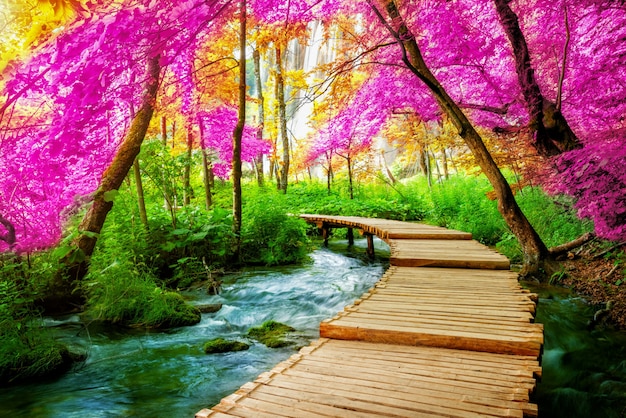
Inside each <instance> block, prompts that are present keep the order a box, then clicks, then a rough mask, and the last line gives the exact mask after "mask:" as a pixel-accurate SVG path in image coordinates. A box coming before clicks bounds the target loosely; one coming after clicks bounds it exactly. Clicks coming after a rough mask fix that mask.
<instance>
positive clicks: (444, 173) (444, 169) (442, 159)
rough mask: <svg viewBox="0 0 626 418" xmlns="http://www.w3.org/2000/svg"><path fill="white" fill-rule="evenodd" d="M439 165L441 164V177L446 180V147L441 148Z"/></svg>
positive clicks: (447, 175)
mask: <svg viewBox="0 0 626 418" xmlns="http://www.w3.org/2000/svg"><path fill="white" fill-rule="evenodd" d="M441 165H442V166H443V178H444V179H446V180H448V177H449V174H448V156H447V155H446V149H445V148H444V149H443V150H441Z"/></svg>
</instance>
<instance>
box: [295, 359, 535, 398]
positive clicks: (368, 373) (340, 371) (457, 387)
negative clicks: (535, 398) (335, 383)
mask: <svg viewBox="0 0 626 418" xmlns="http://www.w3.org/2000/svg"><path fill="white" fill-rule="evenodd" d="M296 372H302V373H315V374H321V375H324V376H335V377H345V378H348V379H353V380H354V381H362V382H363V384H369V383H368V382H382V383H385V384H395V385H407V386H413V385H418V384H419V385H434V386H437V387H448V388H449V389H448V390H451V391H453V392H455V393H456V392H459V391H460V392H463V391H475V392H477V393H485V394H489V396H493V397H497V398H500V399H502V398H508V397H509V396H512V397H513V400H528V396H529V393H530V390H531V389H532V388H529V387H528V385H524V386H522V385H519V384H518V383H516V382H492V381H489V382H485V380H484V379H483V380H477V379H475V378H472V377H471V376H464V375H460V374H455V373H432V372H429V371H427V370H420V371H419V372H418V373H413V374H411V373H406V372H404V370H402V369H401V368H398V367H396V368H392V369H385V370H383V369H375V368H370V367H368V365H367V364H363V363H362V364H356V365H352V366H346V365H341V364H339V365H337V366H336V367H335V366H333V367H332V368H329V367H328V363H324V362H318V361H316V360H315V359H314V358H306V359H303V361H302V363H301V364H299V365H298V367H297V368H294V369H290V370H288V371H286V372H285V373H286V374H293V373H296ZM418 382H421V383H418Z"/></svg>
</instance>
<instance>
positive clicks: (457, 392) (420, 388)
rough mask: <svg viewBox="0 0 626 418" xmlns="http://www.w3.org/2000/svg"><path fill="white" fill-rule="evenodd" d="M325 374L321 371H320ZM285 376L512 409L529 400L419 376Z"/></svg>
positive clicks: (310, 371)
mask: <svg viewBox="0 0 626 418" xmlns="http://www.w3.org/2000/svg"><path fill="white" fill-rule="evenodd" d="M318 370H319V371H322V370H321V369H318ZM284 376H289V377H292V376H293V377H298V378H301V379H303V380H305V381H307V382H309V384H315V385H326V384H327V385H329V386H332V387H334V386H335V385H344V386H347V385H357V386H361V387H363V388H367V389H372V390H373V389H381V390H383V391H385V392H392V393H395V394H396V396H413V395H414V394H421V395H427V396H433V397H438V398H442V399H454V400H458V399H463V401H465V402H468V403H477V404H482V405H493V406H500V407H509V408H510V407H511V405H514V406H518V405H519V407H520V408H523V405H524V404H525V403H526V401H527V400H528V399H525V400H524V399H523V397H522V396H520V394H519V393H515V392H513V391H509V390H505V391H502V392H492V391H488V390H484V389H470V388H466V387H459V386H455V385H451V384H441V383H435V382H432V381H422V380H421V379H419V378H418V377H416V378H413V379H401V380H399V381H397V382H396V381H393V380H392V382H385V381H381V380H377V379H376V376H375V375H372V374H368V373H361V374H358V373H357V374H349V377H344V376H336V375H329V374H323V373H316V371H315V369H314V368H312V367H308V368H307V371H301V370H300V369H294V370H289V371H288V372H286V373H285V374H284Z"/></svg>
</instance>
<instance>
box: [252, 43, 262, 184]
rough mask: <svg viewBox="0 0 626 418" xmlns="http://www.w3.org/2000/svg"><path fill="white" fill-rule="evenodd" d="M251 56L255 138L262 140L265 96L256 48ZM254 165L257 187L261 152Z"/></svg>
mask: <svg viewBox="0 0 626 418" xmlns="http://www.w3.org/2000/svg"><path fill="white" fill-rule="evenodd" d="M252 58H253V59H254V79H255V81H256V86H257V99H258V101H259V104H258V116H259V126H258V127H257V131H256V138H257V139H258V140H259V141H262V140H263V128H264V127H265V109H264V105H265V98H264V97H263V80H261V54H260V53H259V50H258V49H255V50H254V51H252ZM254 165H255V167H256V179H257V184H258V185H259V187H263V183H264V178H263V154H261V153H259V155H257V156H256V158H255V159H254Z"/></svg>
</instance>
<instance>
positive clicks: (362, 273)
mask: <svg viewBox="0 0 626 418" xmlns="http://www.w3.org/2000/svg"><path fill="white" fill-rule="evenodd" d="M356 244H357V245H355V247H356V248H355V249H354V252H353V254H350V252H349V251H348V250H347V249H346V248H347V244H346V243H345V241H343V242H341V241H337V242H334V243H331V248H330V249H318V250H316V251H314V252H313V253H312V255H311V258H312V262H311V263H309V264H306V265H304V266H290V267H282V268H264V269H249V270H247V271H244V272H242V273H239V274H237V275H235V276H231V277H226V278H224V285H223V287H222V292H221V294H220V295H219V296H209V295H206V294H205V292H194V293H190V294H189V295H188V296H189V297H190V298H191V299H192V302H193V303H221V304H222V309H221V310H220V311H219V312H216V313H212V314H203V315H202V321H201V322H200V323H199V324H197V325H195V326H191V327H183V328H177V329H174V330H171V331H168V332H147V331H136V330H135V331H133V330H126V329H117V330H111V329H110V328H106V327H102V326H95V324H94V325H92V326H88V327H85V325H84V324H81V323H80V321H79V319H78V317H70V318H65V320H64V321H60V322H59V323H58V324H57V325H58V326H56V327H54V328H53V331H54V332H56V333H58V335H59V338H60V339H62V340H63V341H65V342H67V343H69V344H71V345H73V346H77V347H81V348H82V349H83V350H86V351H87V353H88V359H87V361H86V362H85V363H84V364H82V365H80V366H79V367H77V368H75V370H72V371H70V372H69V373H67V374H66V375H65V376H63V377H62V378H60V379H58V380H56V381H52V382H41V383H37V384H28V385H21V386H16V387H12V388H3V389H0V417H7V418H8V417H11V418H19V417H29V418H31V417H38V418H52V417H54V418H57V417H58V418H66V417H80V418H92V417H151V418H159V417H163V418H176V417H193V415H194V413H196V412H197V411H199V410H200V409H202V408H205V407H210V406H213V405H214V404H216V403H218V402H219V400H220V399H221V398H222V397H224V396H226V395H228V394H230V393H232V392H234V391H235V390H237V389H238V388H239V386H241V385H242V384H243V383H245V382H247V381H250V380H254V379H255V378H256V376H258V375H259V374H260V373H262V372H265V371H268V370H270V369H271V368H273V367H274V366H275V365H276V364H277V363H279V362H281V361H283V360H285V359H287V358H288V357H289V356H291V355H292V354H294V353H295V352H296V349H297V347H290V348H289V347H288V348H280V349H270V348H267V347H265V346H263V345H261V344H258V343H254V342H251V347H250V349H249V350H247V351H241V352H236V353H225V354H211V355H206V354H204V352H203V351H202V345H203V344H204V342H206V341H208V340H210V339H213V338H216V337H225V338H230V339H242V340H243V339H245V337H244V336H245V334H246V333H247V331H248V329H249V328H250V327H254V326H259V325H260V324H261V323H263V322H264V321H266V320H270V319H273V320H275V321H279V322H283V323H286V324H289V325H291V326H292V327H294V328H296V329H297V330H298V334H300V336H301V340H302V345H308V343H309V342H310V341H312V340H313V339H315V338H318V336H319V323H320V321H322V320H323V319H325V318H329V317H332V316H334V315H335V314H336V313H337V312H339V311H341V310H342V309H343V307H344V306H345V305H347V304H350V303H351V302H352V301H354V300H355V299H357V298H358V297H359V296H360V295H361V294H362V293H363V292H364V291H365V290H367V289H368V288H369V287H371V285H372V284H373V283H375V282H376V281H377V280H378V279H379V278H380V276H381V275H382V274H383V272H384V270H385V268H386V267H385V265H384V264H385V263H384V262H383V261H381V260H380V259H378V260H375V261H373V262H369V261H367V260H366V259H365V258H364V257H363V254H364V252H365V251H364V249H363V246H364V245H365V243H364V241H363V240H358V242H357V243H356ZM377 247H383V248H384V244H382V243H381V242H378V244H377ZM379 252H380V251H379ZM49 322H50V324H51V325H54V324H53V323H52V322H53V321H49Z"/></svg>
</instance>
